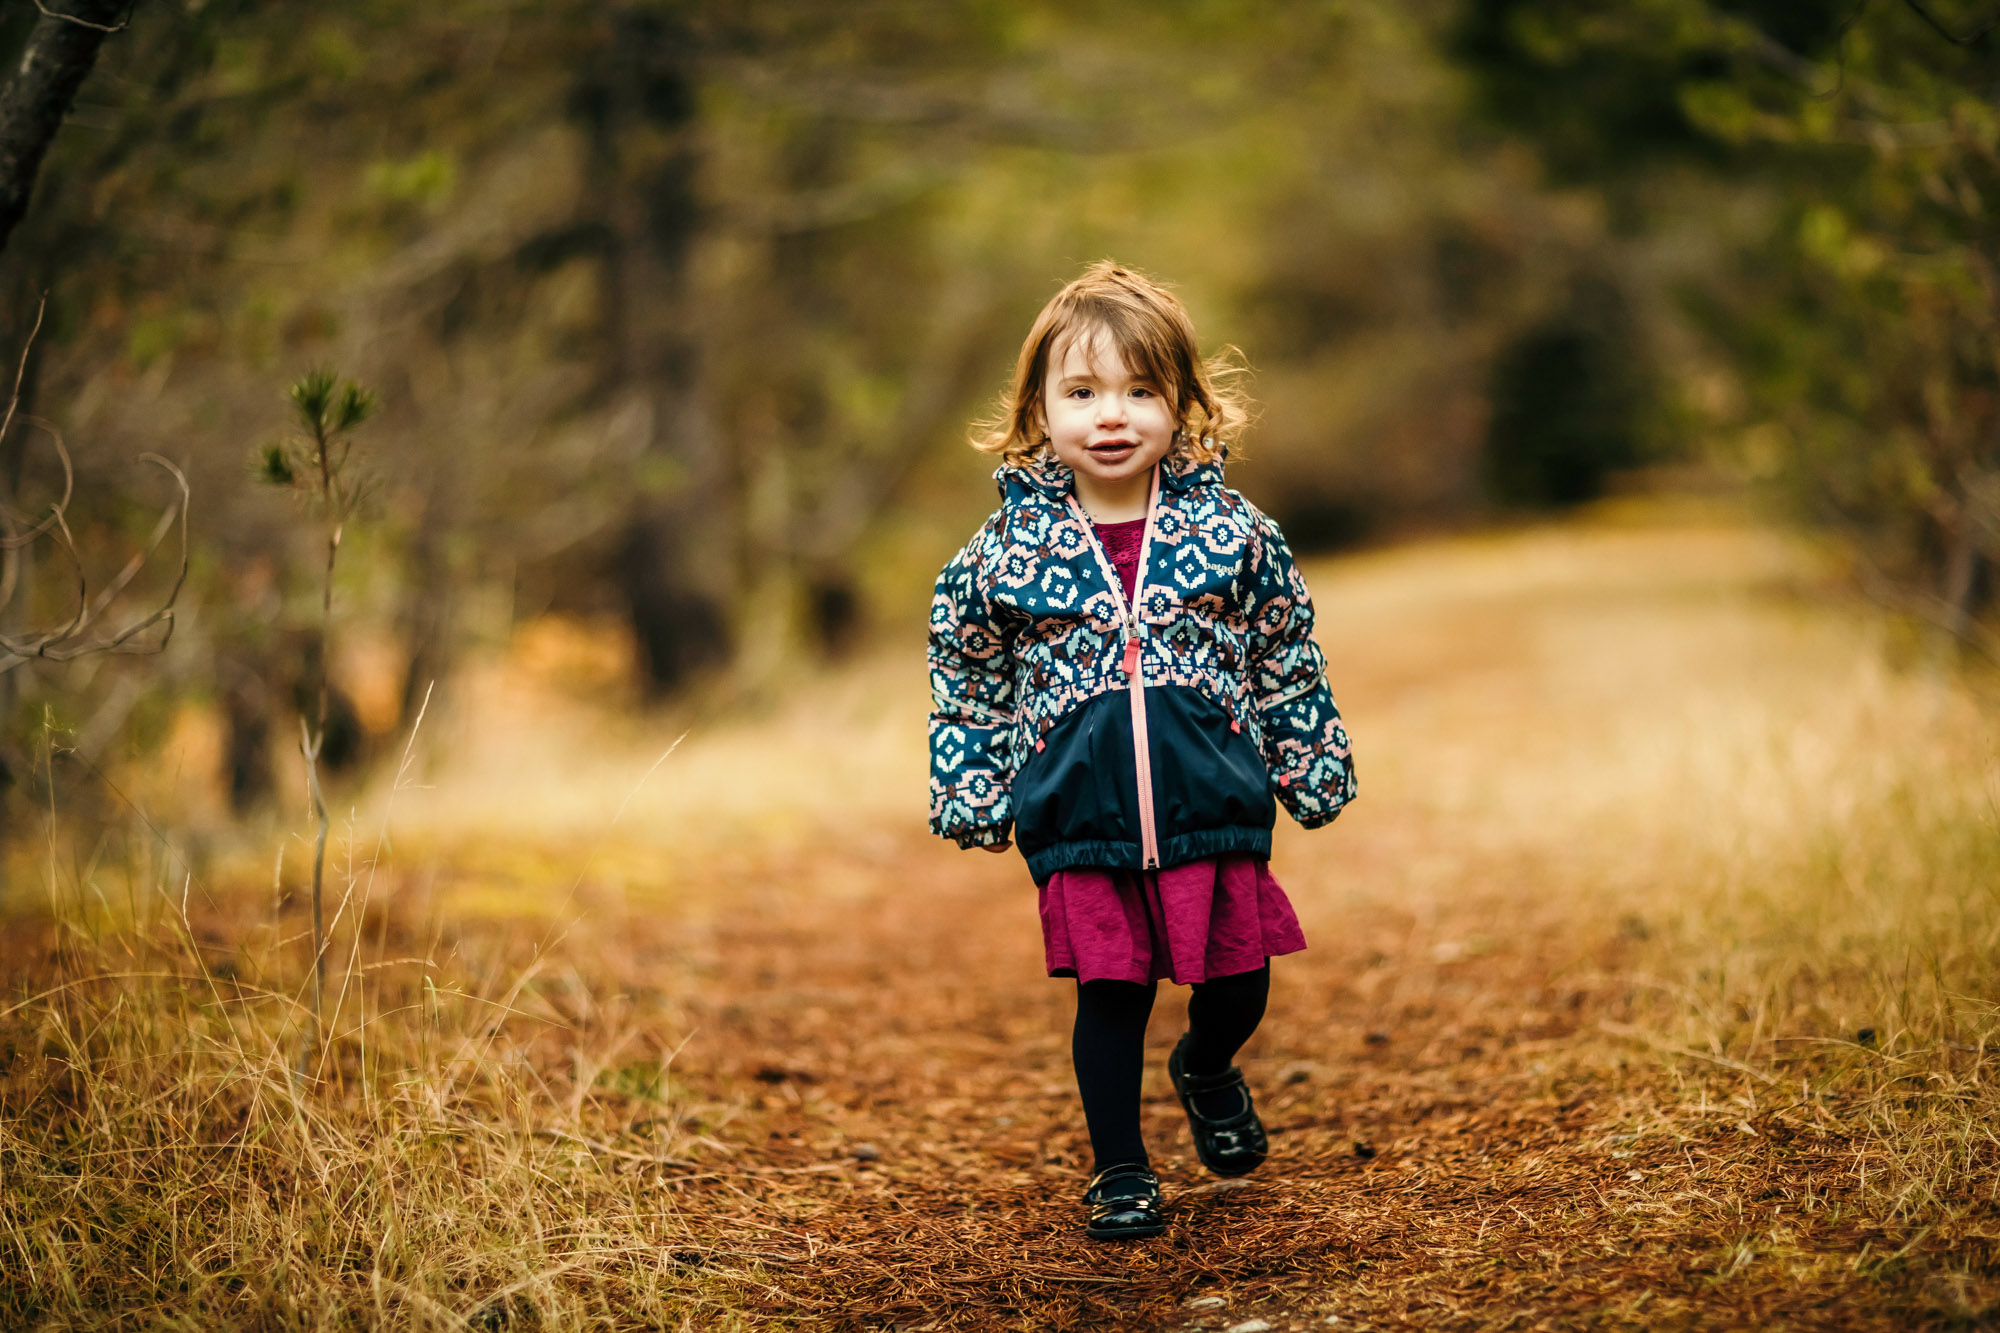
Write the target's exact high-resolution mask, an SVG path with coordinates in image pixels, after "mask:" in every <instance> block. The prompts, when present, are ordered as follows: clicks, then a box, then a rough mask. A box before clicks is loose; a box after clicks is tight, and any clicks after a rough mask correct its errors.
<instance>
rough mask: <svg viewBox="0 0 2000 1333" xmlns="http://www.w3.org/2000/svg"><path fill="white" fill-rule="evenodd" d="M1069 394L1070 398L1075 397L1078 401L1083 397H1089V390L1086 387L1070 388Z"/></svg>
mask: <svg viewBox="0 0 2000 1333" xmlns="http://www.w3.org/2000/svg"><path fill="white" fill-rule="evenodd" d="M1069 396H1070V397H1072V398H1075V399H1078V400H1079V401H1080V400H1082V399H1085V398H1088V397H1090V390H1088V389H1081V388H1079V389H1071V390H1070V391H1069Z"/></svg>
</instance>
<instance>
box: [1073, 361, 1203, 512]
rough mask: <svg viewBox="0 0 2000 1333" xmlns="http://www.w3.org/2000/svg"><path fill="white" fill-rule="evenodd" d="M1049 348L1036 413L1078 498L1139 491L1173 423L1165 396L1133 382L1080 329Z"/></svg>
mask: <svg viewBox="0 0 2000 1333" xmlns="http://www.w3.org/2000/svg"><path fill="white" fill-rule="evenodd" d="M1055 350H1056V351H1057V353H1058V354H1059V355H1057V356H1052V357H1050V358H1049V361H1050V365H1049V374H1048V379H1047V381H1046V383H1045V384H1044V386H1043V389H1042V411H1043V413H1044V415H1045V416H1046V417H1047V418H1048V427H1049V445H1050V447H1051V448H1052V449H1054V450H1055V455H1056V457H1057V458H1058V459H1060V460H1061V461H1062V462H1064V463H1067V464H1068V465H1069V466H1070V468H1071V469H1073V470H1074V471H1075V472H1076V476H1077V491H1078V494H1079V497H1080V498H1084V499H1085V500H1086V502H1087V501H1088V498H1089V494H1090V493H1092V492H1094V493H1097V494H1102V495H1105V496H1107V497H1109V496H1113V495H1117V496H1121V497H1122V496H1123V494H1124V493H1125V492H1126V491H1128V490H1130V489H1131V488H1132V487H1134V486H1135V485H1136V486H1138V487H1141V488H1143V487H1144V486H1145V483H1146V481H1147V479H1148V478H1149V477H1150V475H1151V473H1152V470H1153V465H1154V464H1155V463H1157V462H1159V461H1160V460H1161V459H1162V458H1165V457H1166V456H1167V450H1168V449H1170V448H1171V447H1172V446H1173V442H1174V429H1175V427H1176V426H1177V425H1178V424H1179V421H1178V413H1177V412H1176V411H1175V408H1174V404H1173V403H1172V402H1171V401H1170V400H1169V399H1168V397H1167V394H1166V390H1165V389H1164V388H1163V387H1162V386H1160V385H1158V384H1155V383H1153V382H1152V381H1150V380H1145V379H1138V378H1135V377H1134V374H1133V372H1132V371H1130V370H1129V369H1127V368H1126V365H1125V359H1124V357H1122V356H1121V355H1119V352H1118V348H1117V346H1116V345H1115V344H1114V343H1113V342H1112V341H1111V339H1109V338H1107V337H1105V336H1103V334H1101V333H1097V332H1095V331H1090V330H1085V331H1082V332H1080V333H1078V334H1077V335H1076V336H1074V337H1071V338H1070V339H1069V340H1068V341H1067V342H1066V343H1064V344H1063V345H1061V346H1060V347H1058V348H1057V349H1055Z"/></svg>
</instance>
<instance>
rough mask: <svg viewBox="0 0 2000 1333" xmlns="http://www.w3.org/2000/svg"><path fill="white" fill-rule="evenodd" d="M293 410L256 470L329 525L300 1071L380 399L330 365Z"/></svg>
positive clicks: (309, 775) (305, 382)
mask: <svg viewBox="0 0 2000 1333" xmlns="http://www.w3.org/2000/svg"><path fill="white" fill-rule="evenodd" d="M289 397H290V398H291V400H292V407H293V410H294V415H295V421H294V432H293V434H291V435H290V436H288V437H286V438H285V439H282V440H278V441H275V442H273V443H270V444H267V445H265V446H264V447H263V448H262V449H261V450H259V451H258V454H257V460H256V466H257V475H258V477H259V479H260V480H262V481H264V482H266V483H268V484H270V485H272V486H276V487H279V488H280V489H282V490H287V491H290V492H291V493H292V494H293V495H294V496H296V497H297V498H298V499H299V500H300V502H301V503H302V505H303V506H304V507H305V509H306V511H307V512H308V513H310V514H311V515H313V516H314V517H315V518H317V519H318V520H319V521H320V523H321V524H322V525H323V532H324V536H325V543H326V562H325V565H324V566H323V568H322V570H321V577H320V600H319V641H320V651H319V661H318V665H317V671H316V674H317V677H318V679H317V680H315V681H314V682H313V684H314V686H315V691H314V697H315V699H316V704H315V707H314V711H313V716H312V717H311V718H306V717H301V718H300V719H299V738H300V745H299V748H300V750H301V751H302V752H303V753H304V755H305V760H306V786H307V791H308V792H309V794H310V795H311V798H312V807H313V819H314V821H315V824H316V827H315V831H314V836H313V863H312V932H313V1006H312V1009H313V1031H312V1034H311V1037H310V1038H309V1043H308V1045H307V1046H306V1048H305V1050H304V1051H302V1052H301V1054H300V1060H299V1068H300V1072H301V1073H303V1072H304V1070H305V1064H306V1056H307V1053H309V1052H310V1051H312V1050H314V1049H316V1048H317V1047H318V1045H319V1043H320V1038H321V1032H320V1026H321V1024H322V1023H323V1022H324V1008H323V1003H324V998H325V992H326V948H327V940H326V916H325V908H324V892H323V885H324V882H325V869H326V839H327V833H328V831H329V829H330V827H331V823H330V821H329V820H328V818H327V813H326V797H325V793H324V792H323V791H322V789H321V787H320V779H319V756H320V747H321V745H322V744H324V743H325V741H326V718H327V690H328V682H327V675H328V670H329V664H330V663H331V662H332V660H333V573H334V566H335V564H336V563H337V562H338V561H339V559H340V538H341V533H342V531H343V530H344V529H345V527H346V525H347V521H348V519H350V518H352V517H353V515H354V512H355V510H356V508H357V506H358V505H359V503H360V501H361V499H362V496H363V494H364V492H365V490H366V486H365V483H364V481H363V480H362V478H361V477H360V476H359V475H358V472H359V469H358V468H356V467H354V466H352V464H353V463H354V461H355V460H354V431H355V429H356V428H357V427H359V426H360V425H361V423H363V422H364V421H366V420H367V419H368V418H369V417H370V416H372V415H374V412H375V407H376V400H375V396H374V395H373V394H371V393H370V392H369V391H368V390H366V389H364V388H362V387H361V386H360V385H359V384H356V383H355V382H354V381H352V380H348V381H346V382H345V383H343V382H342V381H341V378H340V376H339V375H338V374H336V373H335V372H334V371H333V370H332V369H331V368H321V369H318V370H313V371H310V372H308V373H307V374H306V375H304V376H302V377H301V378H299V379H298V380H297V381H295V382H294V383H293V384H292V386H291V389H290V391H289Z"/></svg>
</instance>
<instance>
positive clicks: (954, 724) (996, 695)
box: [930, 515, 1014, 847]
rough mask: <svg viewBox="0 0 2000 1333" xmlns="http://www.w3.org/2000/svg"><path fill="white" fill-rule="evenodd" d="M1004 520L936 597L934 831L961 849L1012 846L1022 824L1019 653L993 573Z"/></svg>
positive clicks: (982, 536)
mask: <svg viewBox="0 0 2000 1333" xmlns="http://www.w3.org/2000/svg"><path fill="white" fill-rule="evenodd" d="M998 522H999V517H998V516H997V515H996V516H995V518H994V520H993V521H992V522H990V523H989V524H988V526H986V527H984V528H982V529H980V531H979V532H978V533H977V534H976V535H975V536H974V537H973V539H972V540H971V541H970V542H968V543H967V544H966V547H965V549H964V550H962V551H960V552H959V553H958V554H957V555H956V556H954V557H952V560H951V563H949V564H947V565H946V566H945V567H944V572H943V573H942V574H940V575H938V581H937V591H936V592H935V593H934V594H933V595H932V597H931V628H930V675H931V705H932V707H931V719H930V742H931V832H933V833H935V834H937V835H938V836H939V837H941V838H950V839H951V840H952V841H954V842H956V843H957V844H958V845H959V846H960V847H989V846H992V845H993V844H995V843H999V842H1004V841H1006V839H1007V837H1008V836H1009V834H1010V833H1011V831H1012V828H1013V823H1014V811H1013V797H1012V790H1011V788H1012V784H1013V778H1014V764H1013V758H1012V737H1013V731H1014V654H1013V651H1012V649H1013V644H1012V635H1011V633H1010V631H1009V629H1008V627H1007V626H1005V625H1003V624H1002V623H1001V622H1000V618H999V617H998V616H997V615H996V614H995V608H994V606H993V604H992V601H991V599H990V597H989V593H990V591H991V588H992V584H991V582H990V580H988V579H987V578H986V577H985V576H984V574H985V565H986V560H987V557H988V555H989V554H990V553H991V550H992V548H993V546H994V544H995V542H996V538H997V527H996V525H997V523H998Z"/></svg>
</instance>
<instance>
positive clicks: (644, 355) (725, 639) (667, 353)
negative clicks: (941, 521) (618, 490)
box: [573, 5, 739, 692]
mask: <svg viewBox="0 0 2000 1333" xmlns="http://www.w3.org/2000/svg"><path fill="white" fill-rule="evenodd" d="M605 35H606V41H605V42H604V44H603V45H602V46H601V47H600V48H599V50H598V52H597V54H596V56H595V57H594V58H593V59H592V60H591V61H589V62H588V63H587V65H586V67H585V68H584V70H583V71H582V73H581V75H580V77H579V79H578V81H577V86H576V90H575V94H574V101H573V106H574V108H575V110H576V112H577V114H578V117H579V119H581V120H582V121H583V122H584V124H585V126H586V128H587V130H588V132H589V134H590V142H591V157H590V176H591V195H592V204H591V207H592V208H593V210H594V211H595V213H596V217H595V218H594V219H592V221H601V222H602V223H603V224H604V225H605V226H606V228H607V229H608V243H607V245H606V247H605V261H604V270H603V273H604V310H605V326H606V329H607V333H608V335H609V338H610V341H611V346H610V347H609V348H607V352H606V359H607V363H608V364H609V366H610V368H611V369H610V374H609V375H608V376H607V384H606V386H605V387H606V392H607V394H608V395H610V396H614V397H631V396H637V397H641V398H643V399H644V400H645V402H646V406H647V409H648V411H647V415H648V417H649V418H650V420H651V422H652V429H651V438H650V440H649V441H648V444H647V446H646V450H645V457H644V458H643V459H642V460H641V464H640V468H641V471H640V475H639V476H638V477H637V478H635V480H636V481H637V482H639V483H640V484H639V485H637V486H635V487H634V496H633V502H632V509H631V515H630V517H629V519H628V520H627V524H626V534H625V541H624V543H623V545H622V548H621V550H620V559H621V562H622V564H621V569H620V571H619V572H620V581H621V583H622V584H623V591H624V593H625V602H626V607H627V610H628V613H629V615H630V617H631V623H632V629H633V633H634V635H635V637H636V638H637V639H638V641H639V645H640V648H641V649H642V651H643V653H644V655H645V666H646V672H647V676H648V680H649V684H650V685H651V686H652V688H653V689H654V691H656V692H665V691H668V690H672V689H674V688H676V687H678V686H680V685H682V684H684V683H685V682H686V681H687V679H688V677H689V676H691V675H693V674H694V673H695V672H697V671H699V670H701V669H703V668H705V667H709V666H712V665H716V664H718V663H721V662H723V661H725V660H726V659H727V657H728V655H729V652H730V641H731V635H730V621H731V616H730V607H731V604H732V600H733V597H734V594H735V586H736V582H737V576H738V569H737V554H738V546H739V534H738V532H737V530H736V505H735V502H734V496H733V486H732V478H731V476H730V474H729V468H728V466H727V458H726V455H725V451H724V450H723V449H722V447H721V441H720V440H719V438H718V436H717V432H716V430H715V428H714V424H713V422H712V421H710V419H709V415H708V412H707V410H706V404H705V399H704V393H703V389H704V380H703V369H704V368H703V365H702V358H701V340H700V335H699V332H698V326H699V323H700V314H701V312H700V311H698V310H696V309H694V308H693V307H694V305H695V302H694V301H693V300H692V299H691V298H690V295H689V292H688V281H687V278H688V255H689V252H690V250H691V249H692V248H693V246H694V243H695V240H696V238H697V236H698V235H699V232H700V228H701V226H702V222H703V218H702V212H701V208H700V206H699V200H698V197H697V192H698V178H699V170H700V159H699V156H698V154H697V151H696V147H695V131H696V128H697V112H698V106H699V100H698V97H697V88H696V73H695V61H694V56H695V52H694V37H693V34H692V33H690V32H689V31H688V30H687V29H686V28H685V27H684V26H683V25H681V24H680V23H679V22H678V21H677V20H675V19H674V18H673V17H671V16H670V15H668V14H666V13H664V12H662V11H661V10H658V9H656V8H653V7H651V6H640V5H633V6H629V7H626V8H623V9H620V10H616V11H614V12H613V14H612V15H611V17H610V18H609V20H608V21H607V23H606V27H605ZM649 481H650V482H651V483H653V484H650V485H649V484H648V483H649Z"/></svg>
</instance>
